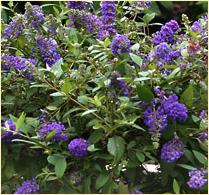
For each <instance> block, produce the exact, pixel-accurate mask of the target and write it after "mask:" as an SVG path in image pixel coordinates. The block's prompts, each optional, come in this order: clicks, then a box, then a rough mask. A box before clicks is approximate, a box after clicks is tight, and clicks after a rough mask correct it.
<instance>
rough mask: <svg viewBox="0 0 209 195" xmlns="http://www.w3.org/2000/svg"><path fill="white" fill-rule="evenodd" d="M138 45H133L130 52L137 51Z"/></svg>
mask: <svg viewBox="0 0 209 195" xmlns="http://www.w3.org/2000/svg"><path fill="white" fill-rule="evenodd" d="M139 46H140V45H139V43H135V44H134V45H132V46H131V50H132V51H138V50H139Z"/></svg>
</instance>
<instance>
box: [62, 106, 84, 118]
mask: <svg viewBox="0 0 209 195" xmlns="http://www.w3.org/2000/svg"><path fill="white" fill-rule="evenodd" d="M78 110H81V108H72V109H70V110H68V111H67V112H66V113H65V114H64V115H63V117H62V118H66V117H67V116H68V115H69V114H71V113H72V112H75V111H78Z"/></svg>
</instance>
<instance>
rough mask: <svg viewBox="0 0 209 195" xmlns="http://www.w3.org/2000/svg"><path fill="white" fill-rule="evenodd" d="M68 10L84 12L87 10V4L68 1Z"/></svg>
mask: <svg viewBox="0 0 209 195" xmlns="http://www.w3.org/2000/svg"><path fill="white" fill-rule="evenodd" d="M67 4H68V8H69V9H77V10H84V9H86V2H82V1H68V3H67Z"/></svg>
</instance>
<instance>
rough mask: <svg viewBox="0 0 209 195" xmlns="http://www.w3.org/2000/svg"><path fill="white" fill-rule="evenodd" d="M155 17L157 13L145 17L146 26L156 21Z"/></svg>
mask: <svg viewBox="0 0 209 195" xmlns="http://www.w3.org/2000/svg"><path fill="white" fill-rule="evenodd" d="M154 17H155V13H151V14H149V13H147V14H145V15H144V17H143V20H144V22H145V23H146V24H149V23H150V22H151V21H152V20H153V19H154Z"/></svg>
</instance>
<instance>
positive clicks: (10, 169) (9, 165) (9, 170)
mask: <svg viewBox="0 0 209 195" xmlns="http://www.w3.org/2000/svg"><path fill="white" fill-rule="evenodd" d="M14 173H15V169H14V164H13V161H9V160H7V161H6V167H5V175H6V177H7V178H8V179H9V178H10V177H12V176H13V175H14Z"/></svg>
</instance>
